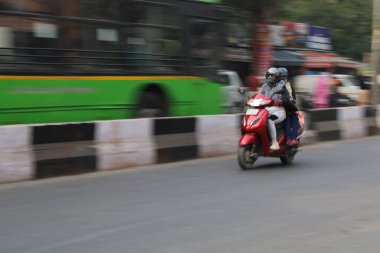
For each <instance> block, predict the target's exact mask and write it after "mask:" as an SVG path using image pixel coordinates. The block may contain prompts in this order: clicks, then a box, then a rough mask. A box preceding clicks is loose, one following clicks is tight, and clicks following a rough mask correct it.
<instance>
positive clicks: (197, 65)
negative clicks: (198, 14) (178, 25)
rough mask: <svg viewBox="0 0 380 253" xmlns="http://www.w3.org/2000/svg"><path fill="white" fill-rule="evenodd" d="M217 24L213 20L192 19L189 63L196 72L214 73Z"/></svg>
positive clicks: (217, 43) (217, 42)
mask: <svg viewBox="0 0 380 253" xmlns="http://www.w3.org/2000/svg"><path fill="white" fill-rule="evenodd" d="M218 40H219V36H218V26H217V24H216V23H214V22H210V21H204V20H193V21H192V22H191V24H190V42H191V45H190V46H191V65H192V66H194V67H193V68H194V69H193V70H194V71H195V72H196V74H198V75H201V76H206V77H212V76H215V75H216V69H215V68H216V66H217V65H218V62H217V59H218V57H217V54H218V45H219V41H218Z"/></svg>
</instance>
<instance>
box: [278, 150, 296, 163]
mask: <svg viewBox="0 0 380 253" xmlns="http://www.w3.org/2000/svg"><path fill="white" fill-rule="evenodd" d="M295 155H296V153H295V152H291V153H288V154H287V155H284V156H281V157H280V160H281V162H282V164H285V165H287V164H292V163H293V160H294V157H295Z"/></svg>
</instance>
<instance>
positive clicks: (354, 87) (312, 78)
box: [293, 74, 364, 110]
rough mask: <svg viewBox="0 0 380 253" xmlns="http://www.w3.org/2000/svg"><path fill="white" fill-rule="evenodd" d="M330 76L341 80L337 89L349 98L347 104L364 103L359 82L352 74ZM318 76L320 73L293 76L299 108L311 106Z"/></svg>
mask: <svg viewBox="0 0 380 253" xmlns="http://www.w3.org/2000/svg"><path fill="white" fill-rule="evenodd" d="M330 77H331V78H332V77H335V78H337V79H338V80H339V81H341V83H342V86H340V87H338V91H339V93H341V94H343V95H346V96H347V97H349V98H350V102H349V105H357V104H359V103H364V102H363V101H362V100H363V98H362V97H363V96H362V91H361V89H360V84H359V82H358V81H357V80H356V79H355V77H354V76H352V75H340V74H331V75H330ZM318 78H320V75H299V76H296V77H295V78H294V80H293V81H294V86H295V89H296V93H297V103H298V106H299V107H300V108H301V109H303V110H305V109H312V108H313V102H314V101H313V100H314V92H315V86H316V82H317V80H318ZM329 92H330V91H329Z"/></svg>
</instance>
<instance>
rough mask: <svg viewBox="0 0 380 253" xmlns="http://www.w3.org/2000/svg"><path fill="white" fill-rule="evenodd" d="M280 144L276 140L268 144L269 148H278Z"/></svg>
mask: <svg viewBox="0 0 380 253" xmlns="http://www.w3.org/2000/svg"><path fill="white" fill-rule="evenodd" d="M279 149H280V146H279V145H278V142H277V141H276V142H273V143H272V145H271V146H270V150H279Z"/></svg>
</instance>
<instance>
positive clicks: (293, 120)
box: [278, 68, 299, 146]
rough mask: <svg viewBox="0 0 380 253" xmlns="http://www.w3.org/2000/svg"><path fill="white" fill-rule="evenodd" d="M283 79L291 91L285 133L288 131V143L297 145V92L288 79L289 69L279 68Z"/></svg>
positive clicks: (289, 91)
mask: <svg viewBox="0 0 380 253" xmlns="http://www.w3.org/2000/svg"><path fill="white" fill-rule="evenodd" d="M278 70H279V71H280V76H281V80H282V81H284V82H285V85H286V89H287V90H288V93H289V103H287V104H286V105H285V111H286V119H285V133H286V140H287V141H286V145H287V146H295V145H297V135H298V124H299V120H298V115H297V114H296V112H297V111H298V108H297V105H296V92H295V90H294V88H293V87H292V85H291V84H290V82H289V81H288V70H287V69H286V68H279V69H278Z"/></svg>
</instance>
